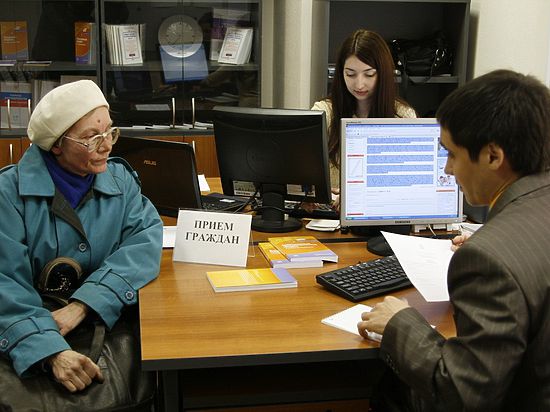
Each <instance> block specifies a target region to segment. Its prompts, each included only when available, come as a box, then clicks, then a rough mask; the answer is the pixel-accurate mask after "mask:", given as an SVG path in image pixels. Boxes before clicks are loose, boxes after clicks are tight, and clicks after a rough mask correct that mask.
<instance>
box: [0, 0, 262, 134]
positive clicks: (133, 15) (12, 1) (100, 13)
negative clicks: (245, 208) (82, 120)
mask: <svg viewBox="0 0 550 412" xmlns="http://www.w3.org/2000/svg"><path fill="white" fill-rule="evenodd" d="M0 8H1V9H2V10H3V12H2V19H1V20H2V21H25V22H26V24H27V41H28V57H27V58H19V59H18V61H17V62H16V63H15V64H12V65H9V64H4V65H0V83H4V84H5V83H6V82H19V83H24V84H25V86H24V87H25V88H26V89H27V90H29V89H30V90H31V93H32V107H34V106H35V104H36V103H37V101H38V100H39V99H40V97H41V94H40V92H39V91H37V90H38V87H37V86H39V85H40V84H41V82H44V81H46V82H58V83H59V82H60V81H64V80H65V81H70V80H74V79H75V76H85V77H90V78H92V79H93V80H94V81H96V82H97V84H98V85H99V86H100V87H101V88H102V90H103V91H104V93H105V96H106V97H107V100H108V101H109V103H110V104H111V106H112V109H114V110H113V111H112V117H113V120H114V122H115V124H120V125H132V124H140V123H141V122H144V123H151V124H160V125H162V124H165V125H168V123H167V122H168V121H169V119H170V118H171V117H170V116H165V113H162V112H157V111H156V110H155V107H157V105H159V104H160V105H169V106H170V108H171V106H172V104H173V103H174V102H175V107H176V124H180V123H183V122H189V121H190V119H191V117H192V114H191V99H192V98H195V107H196V116H195V119H196V120H199V121H209V120H210V110H211V108H212V107H213V104H211V103H212V99H215V98H216V96H221V95H231V96H236V98H235V99H225V100H226V101H224V102H223V103H218V104H230V105H247V106H253V107H257V106H259V102H260V91H259V90H260V77H261V64H260V62H261V50H260V44H261V0H213V1H212V0H210V1H206V0H189V1H187V0H162V1H159V0H130V1H127V0H124V1H121V0H74V1H58V0H44V1H42V0H0ZM231 10H239V11H240V13H239V14H240V16H239V18H238V19H235V20H233V21H232V22H231V23H227V22H224V23H223V24H228V25H234V24H237V25H243V26H249V27H252V28H253V29H254V35H253V44H252V51H251V58H250V61H249V63H246V64H242V65H230V64H220V63H218V62H217V59H214V58H213V56H211V55H210V50H211V48H212V47H213V46H212V44H213V42H214V41H215V40H213V39H212V32H213V29H214V31H215V29H216V24H217V22H219V21H220V20H219V18H218V17H219V15H220V14H221V15H222V17H225V16H226V15H227V14H228V13H230V11H231ZM180 15H181V16H185V18H183V17H182V20H184V19H192V20H194V21H195V22H196V24H197V26H196V27H197V28H198V31H200V34H201V37H202V42H201V44H200V48H199V50H200V51H201V53H202V52H204V55H202V56H201V57H198V58H202V59H204V61H203V62H202V66H201V67H202V68H204V70H203V71H202V72H201V73H199V74H197V75H195V76H193V77H192V78H189V76H187V74H188V72H189V71H188V66H189V61H190V60H189V59H188V58H189V57H191V56H187V55H185V57H182V56H175V58H171V59H169V60H170V63H171V64H172V65H173V67H175V69H174V68H173V67H172V69H171V70H172V71H174V70H175V71H176V76H175V78H174V77H173V76H172V78H168V77H167V71H166V70H165V66H163V58H162V53H161V46H160V44H159V43H160V41H159V29H160V28H161V25H162V23H163V22H164V21H165V20H166V19H168V18H173V17H174V16H180ZM77 21H84V22H89V23H93V24H94V25H95V29H96V35H95V37H94V38H93V43H94V46H95V61H94V62H93V63H92V64H77V63H76V62H75V29H74V24H75V22H77ZM106 24H116V25H129V24H144V25H145V32H144V36H143V39H142V54H143V63H142V64H137V65H131V66H130V65H126V66H121V65H114V64H111V62H110V59H109V50H108V47H109V43H110V41H109V40H108V39H107V35H106V32H105V25H106ZM183 27H184V28H183V33H184V34H183V41H184V43H186V42H188V41H189V37H188V36H187V35H188V34H189V33H188V31H187V29H188V27H186V26H183ZM218 32H221V31H218ZM220 36H221V38H220ZM218 39H220V40H219V43H220V44H221V42H222V41H223V34H221V35H219V36H218ZM172 57H174V56H172ZM5 59H6V60H7V59H8V58H5ZM10 60H11V58H10ZM28 60H32V61H40V62H41V63H40V64H37V63H35V64H27V63H26V61H28ZM196 62H197V60H195V63H196ZM178 71H179V72H178ZM65 76H71V77H70V78H66V77H65ZM48 87H50V86H48ZM136 105H138V106H139V107H141V110H137V109H136ZM148 105H149V106H148ZM3 106H4V110H2V112H0V117H2V116H3V117H4V118H5V117H6V116H7V114H6V110H5V106H6V102H5V101H3ZM147 107H150V108H151V110H147ZM143 108H145V109H143ZM11 123H14V122H11ZM25 129H26V125H23V124H17V125H15V126H12V130H11V131H8V130H7V122H3V126H2V128H0V137H2V136H6V137H7V136H11V135H12V134H13V133H14V132H15V133H16V134H17V135H20V136H25V134H26V130H25ZM194 133H195V131H193V130H191V131H189V133H187V134H194Z"/></svg>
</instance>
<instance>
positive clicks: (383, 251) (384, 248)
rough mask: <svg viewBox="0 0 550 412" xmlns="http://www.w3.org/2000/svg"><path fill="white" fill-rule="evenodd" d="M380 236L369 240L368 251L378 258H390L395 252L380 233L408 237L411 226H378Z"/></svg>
mask: <svg viewBox="0 0 550 412" xmlns="http://www.w3.org/2000/svg"><path fill="white" fill-rule="evenodd" d="M376 229H377V232H378V234H376V235H374V236H373V237H371V238H369V239H368V240H367V250H368V251H369V252H371V253H374V254H375V255H378V256H390V255H393V250H392V248H391V247H390V245H389V243H388V242H387V241H386V238H384V235H382V234H381V233H380V232H390V233H397V234H400V235H408V234H409V233H410V232H411V226H410V225H396V226H393V225H392V226H378V227H377V228H376Z"/></svg>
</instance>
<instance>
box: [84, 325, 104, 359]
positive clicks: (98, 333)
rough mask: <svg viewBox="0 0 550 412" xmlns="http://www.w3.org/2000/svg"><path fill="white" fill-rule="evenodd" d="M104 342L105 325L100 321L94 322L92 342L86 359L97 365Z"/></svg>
mask: <svg viewBox="0 0 550 412" xmlns="http://www.w3.org/2000/svg"><path fill="white" fill-rule="evenodd" d="M104 341H105V325H104V324H103V323H102V322H100V321H95V322H94V335H93V336H92V342H91V344H90V353H89V355H88V357H89V358H90V359H91V360H92V361H93V362H94V363H96V364H97V361H98V360H99V356H100V355H101V350H102V349H103V342H104Z"/></svg>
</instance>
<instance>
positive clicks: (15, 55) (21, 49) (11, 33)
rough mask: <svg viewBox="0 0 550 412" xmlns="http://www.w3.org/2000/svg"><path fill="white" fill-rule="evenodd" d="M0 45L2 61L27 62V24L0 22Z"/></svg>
mask: <svg viewBox="0 0 550 412" xmlns="http://www.w3.org/2000/svg"><path fill="white" fill-rule="evenodd" d="M0 45H1V47H2V59H3V60H27V59H28V58H29V42H28V36H27V22H26V21H24V20H18V21H0Z"/></svg>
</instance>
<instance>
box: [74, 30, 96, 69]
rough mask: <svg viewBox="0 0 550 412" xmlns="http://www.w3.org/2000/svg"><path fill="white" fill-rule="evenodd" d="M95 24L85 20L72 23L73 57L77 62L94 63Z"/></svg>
mask: <svg viewBox="0 0 550 412" xmlns="http://www.w3.org/2000/svg"><path fill="white" fill-rule="evenodd" d="M96 42H97V34H96V25H95V23H92V22H87V21H76V22H75V23H74V57H75V63H78V64H95V63H96Z"/></svg>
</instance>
